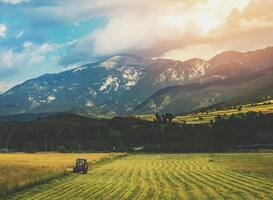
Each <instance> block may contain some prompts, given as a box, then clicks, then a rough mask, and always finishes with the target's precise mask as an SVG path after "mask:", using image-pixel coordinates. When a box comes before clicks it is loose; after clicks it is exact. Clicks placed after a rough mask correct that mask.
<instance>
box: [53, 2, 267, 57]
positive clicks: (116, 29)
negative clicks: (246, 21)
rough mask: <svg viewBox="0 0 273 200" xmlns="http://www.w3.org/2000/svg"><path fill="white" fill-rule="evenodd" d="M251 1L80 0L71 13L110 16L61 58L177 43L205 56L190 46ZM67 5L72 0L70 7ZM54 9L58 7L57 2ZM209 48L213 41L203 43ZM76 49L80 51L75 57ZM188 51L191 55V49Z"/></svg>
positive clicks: (164, 49) (148, 50)
mask: <svg viewBox="0 0 273 200" xmlns="http://www.w3.org/2000/svg"><path fill="white" fill-rule="evenodd" d="M260 1H263V0H260ZM250 2H251V0H236V1H230V0H221V1H219V0H206V1H204V0H187V1H181V0H169V1H165V0H150V1H146V0H131V1H128V0H116V1H107V0H96V1H92V3H90V1H87V0H81V4H82V5H84V6H82V7H81V8H78V9H76V11H75V12H73V11H72V13H73V14H75V13H76V14H75V15H74V16H78V18H79V19H84V18H89V17H92V16H107V17H108V18H109V21H108V23H107V25H106V26H105V27H104V28H102V29H100V30H97V31H95V32H93V33H90V35H89V36H86V37H84V38H82V39H79V40H78V41H77V42H76V43H75V44H74V45H73V46H72V48H71V49H70V51H68V53H67V55H66V57H65V58H64V59H68V60H70V61H75V60H77V59H78V60H79V61H80V60H81V59H84V58H88V56H89V58H90V57H92V56H93V57H96V56H105V55H111V54H117V53H133V54H139V55H145V56H151V57H158V56H162V55H165V56H166V55H170V54H171V53H170V52H173V51H174V50H176V54H178V51H179V50H181V49H183V50H189V51H188V53H184V55H182V56H180V57H184V58H186V55H188V56H189V57H188V58H191V57H193V56H196V57H198V56H201V57H204V56H205V57H208V56H209V55H202V54H203V51H196V52H193V51H192V49H197V48H196V46H200V47H205V46H208V44H207V43H204V42H203V40H208V39H210V38H211V35H212V34H211V33H212V32H213V31H214V30H215V29H217V28H218V27H220V26H222V25H223V24H225V22H226V20H227V19H228V17H229V16H230V14H231V13H232V11H233V10H234V9H236V10H238V11H239V12H242V11H243V10H244V9H245V8H246V7H247V6H248V5H249V3H250ZM71 5H72V3H71V2H70V6H69V7H72V6H71ZM55 9H58V11H61V10H62V9H61V8H60V7H58V8H55ZM88 11H89V12H88ZM79 13H80V14H79ZM88 14H89V15H88ZM59 15H60V12H59V13H58V16H59ZM71 15H72V14H71ZM71 19H72V18H71ZM73 20H75V19H73ZM221 34H223V32H222V33H221ZM229 47H230V48H231V47H232V46H229ZM208 49H213V47H209V48H206V50H208ZM219 50H220V49H219ZM77 52H78V54H80V55H81V56H77V57H75V55H77ZM190 52H192V53H194V55H190ZM199 52H200V53H199ZM214 52H218V51H213V53H214ZM210 54H212V52H210ZM72 57H74V58H75V60H73V59H72ZM177 58H179V57H177Z"/></svg>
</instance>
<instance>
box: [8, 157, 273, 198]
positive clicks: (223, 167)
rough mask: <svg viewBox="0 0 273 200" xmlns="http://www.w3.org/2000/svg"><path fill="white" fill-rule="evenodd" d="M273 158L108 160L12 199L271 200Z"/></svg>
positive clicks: (133, 158)
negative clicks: (270, 173)
mask: <svg viewBox="0 0 273 200" xmlns="http://www.w3.org/2000/svg"><path fill="white" fill-rule="evenodd" d="M272 157H273V154H272V153H239V154H217V155H215V156H214V157H213V161H211V160H210V159H211V157H210V156H209V155H208V154H139V155H138V154H136V155H129V156H126V157H123V158H119V159H115V160H112V161H111V160H110V161H107V162H104V163H102V164H100V165H98V166H97V167H95V168H94V169H92V170H91V171H90V172H89V173H88V174H87V175H81V174H71V175H69V176H65V177H63V178H59V179H54V180H52V181H50V182H49V183H46V184H42V185H39V186H35V187H33V188H30V189H27V190H25V191H22V192H19V193H17V194H15V195H14V196H11V197H10V199H20V200H21V199H35V200H38V199H41V200H46V199H48V200H51V199H95V200H97V199H111V200H112V199H118V200H121V199H128V200H131V199H147V200H151V199H163V200H164V199H166V200H170V199H198V200H199V199H201V200H202V199H217V200H221V199H247V200H252V199H257V200H258V199H259V200H261V199H265V200H271V199H273V181H272V180H273V179H272V178H273V177H272V176H269V177H267V176H266V174H267V173H268V172H270V171H272V169H273V165H268V164H270V163H271V164H272V163H273V158H272ZM241 159H243V161H242V162H241V161H240V160H241ZM255 159H256V160H257V161H256V162H255ZM265 160H267V161H265ZM248 161H250V163H248ZM249 164H250V165H253V164H255V165H253V168H252V167H249ZM258 168H259V169H258ZM255 169H258V170H255Z"/></svg>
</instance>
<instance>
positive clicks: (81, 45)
mask: <svg viewBox="0 0 273 200" xmlns="http://www.w3.org/2000/svg"><path fill="white" fill-rule="evenodd" d="M272 16H273V2H272V1H268V0H234V1H233V0H206V1H204V0H184V1H181V0H168V1H167V0H150V1H147V0H114V1H110V0H0V93H1V92H3V91H6V90H7V89H9V88H10V87H12V86H14V85H16V84H18V83H21V82H23V81H25V80H27V79H30V78H35V77H37V76H39V75H42V74H45V73H53V72H59V71H63V70H66V69H68V68H71V67H73V66H78V65H81V64H84V63H87V62H92V61H97V60H99V59H102V58H104V57H108V56H111V55H114V54H118V53H126V54H128V53H129V54H138V55H140V56H145V57H163V58H170V59H177V60H186V59H190V58H192V57H200V58H203V59H209V58H211V57H212V56H214V55H215V54H217V53H221V52H222V51H225V50H238V51H248V50H252V49H258V48H264V47H266V46H272V45H273V37H272V35H273V19H272V18H273V17H272Z"/></svg>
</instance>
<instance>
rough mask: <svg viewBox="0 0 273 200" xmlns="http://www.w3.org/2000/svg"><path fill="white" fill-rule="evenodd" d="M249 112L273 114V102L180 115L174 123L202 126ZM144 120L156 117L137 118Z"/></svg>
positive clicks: (143, 116) (139, 116) (151, 119)
mask: <svg viewBox="0 0 273 200" xmlns="http://www.w3.org/2000/svg"><path fill="white" fill-rule="evenodd" d="M247 112H262V113H264V114H266V113H273V100H271V101H265V102H260V103H256V104H246V105H242V107H241V109H240V110H239V109H238V108H226V109H220V110H213V111H208V112H203V113H201V112H200V113H191V114H186V115H178V116H176V117H175V118H174V119H173V122H174V123H187V124H201V123H210V122H211V121H214V120H215V118H216V117H217V116H218V115H220V116H221V117H229V116H231V115H232V114H239V113H247ZM136 117H138V118H141V119H143V120H147V121H153V120H154V119H155V116H154V115H138V116H136Z"/></svg>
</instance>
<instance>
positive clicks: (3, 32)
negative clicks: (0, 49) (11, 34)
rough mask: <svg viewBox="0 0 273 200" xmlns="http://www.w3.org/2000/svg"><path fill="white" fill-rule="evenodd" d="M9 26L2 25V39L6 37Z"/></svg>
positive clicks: (0, 28)
mask: <svg viewBox="0 0 273 200" xmlns="http://www.w3.org/2000/svg"><path fill="white" fill-rule="evenodd" d="M6 32H7V26H6V25H5V24H0V38H1V37H2V38H4V37H6Z"/></svg>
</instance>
